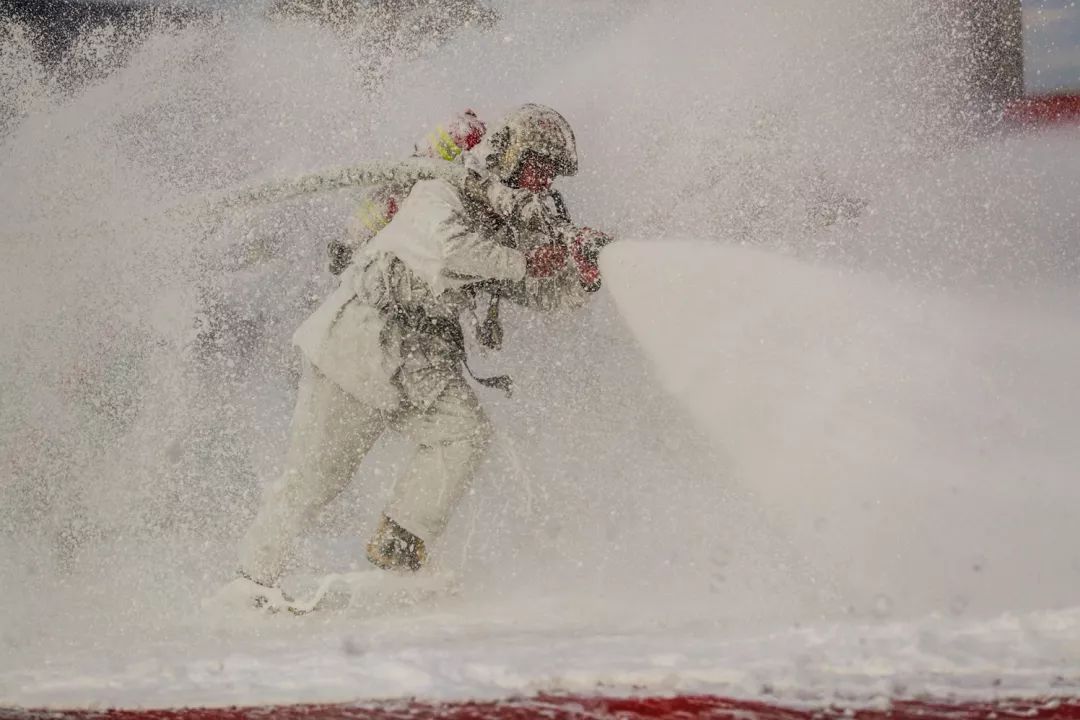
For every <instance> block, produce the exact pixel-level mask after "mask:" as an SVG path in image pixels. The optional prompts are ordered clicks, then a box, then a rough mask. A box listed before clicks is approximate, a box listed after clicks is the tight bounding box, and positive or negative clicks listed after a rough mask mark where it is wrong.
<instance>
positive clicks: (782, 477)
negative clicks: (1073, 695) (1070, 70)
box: [0, 0, 1080, 706]
mask: <svg viewBox="0 0 1080 720" xmlns="http://www.w3.org/2000/svg"><path fill="white" fill-rule="evenodd" d="M935 5H936V4H934V3H923V2H918V1H916V0H904V1H903V2H896V3H892V4H890V7H889V8H888V9H885V10H882V9H881V8H880V7H875V8H872V9H871V8H869V7H865V6H864V5H863V4H860V3H854V2H842V1H841V0H835V1H834V0H828V2H823V3H819V4H817V5H815V9H814V11H813V12H811V11H810V9H809V7H807V8H793V7H792V6H791V4H790V3H787V2H781V1H780V0H766V1H765V2H753V3H751V2H745V3H742V2H735V3H725V4H722V5H720V4H716V3H711V2H688V3H681V4H678V5H677V6H672V5H671V4H668V3H659V2H610V3H609V2H593V3H579V2H569V1H568V2H545V3H544V4H543V5H542V6H539V5H537V6H532V5H529V6H525V5H522V4H511V3H506V4H505V5H504V6H502V7H500V9H501V11H502V16H503V19H502V21H501V22H500V24H499V26H498V27H497V28H496V29H495V30H494V31H489V32H481V31H479V30H469V29H466V30H464V31H462V32H461V33H458V34H456V35H455V36H454V37H453V38H451V39H449V40H448V41H447V42H446V43H445V44H442V45H438V46H432V47H427V48H421V51H417V52H410V53H403V54H402V55H401V56H400V57H398V58H397V59H396V60H395V62H394V63H392V64H391V65H390V66H389V68H388V69H387V68H386V67H384V66H383V65H381V64H380V65H379V71H378V72H379V74H378V76H377V77H375V76H373V75H372V73H373V72H375V71H374V70H373V69H372V68H373V67H374V65H373V63H372V53H375V54H378V53H379V52H380V49H379V48H378V47H377V45H376V44H374V43H373V41H370V39H365V37H364V35H363V32H362V31H361V32H359V34H354V35H351V36H349V38H348V40H347V41H345V40H342V39H341V37H340V36H337V35H334V34H333V33H331V32H329V31H327V30H325V29H322V28H316V27H310V26H306V25H302V24H290V23H288V22H268V21H266V20H263V19H261V17H259V16H257V15H254V14H237V15H230V16H227V17H224V18H218V19H210V20H202V21H195V22H193V23H192V24H190V25H189V26H187V27H185V28H181V29H172V30H168V31H157V32H151V33H150V34H149V36H148V38H147V39H146V40H145V42H143V43H142V44H141V45H139V46H138V48H137V49H135V50H134V51H133V52H132V54H131V55H130V57H129V58H128V59H127V61H126V62H125V64H123V65H122V66H120V67H116V68H112V67H111V66H110V64H109V63H110V57H111V56H110V54H109V49H110V48H111V47H112V45H110V40H109V38H108V37H107V36H95V37H90V38H87V39H86V41H85V43H84V44H83V45H82V46H79V47H77V48H76V57H77V58H79V59H80V62H84V63H85V64H86V65H87V66H88V67H89V68H91V69H92V70H95V72H94V73H91V74H92V75H93V77H94V78H95V79H94V80H93V82H90V83H88V84H85V85H82V86H79V87H77V88H75V89H71V88H69V87H67V86H66V85H64V84H63V83H57V82H53V81H52V80H51V79H50V75H49V72H48V70H47V69H45V68H42V67H41V66H40V65H38V64H37V63H36V62H35V61H34V59H33V57H32V53H31V52H30V51H29V49H28V45H27V43H26V41H25V36H24V35H21V34H20V32H19V31H18V30H17V29H15V30H13V29H12V28H10V27H7V28H5V33H6V35H5V39H6V42H5V43H4V44H3V46H2V47H0V53H3V59H4V67H5V73H4V74H3V75H2V76H0V81H2V82H3V83H5V85H4V88H5V90H9V92H6V93H5V97H7V98H8V99H9V100H8V101H7V104H6V105H5V108H4V112H5V114H4V115H3V117H2V118H0V119H2V120H3V124H2V125H0V129H2V130H3V132H4V135H3V136H2V140H0V142H2V145H0V218H2V219H0V253H2V262H0V279H2V281H0V301H2V303H3V306H4V307H5V312H4V313H3V314H0V334H2V335H0V336H2V338H3V342H2V343H0V393H2V397H3V403H2V405H0V428H2V435H0V458H2V463H0V472H2V473H3V476H2V480H3V482H2V483H0V583H2V585H0V589H2V592H3V597H4V599H5V610H6V611H5V614H4V616H3V617H2V618H0V704H15V705H24V706H42V705H50V706H71V705H85V704H93V703H96V704H120V705H143V706H146V705H155V706H163V705H175V704H201V703H206V704H232V703H256V704H259V703H271V702H294V701H316V700H352V699H356V698H359V697H369V698H371V697H378V698H385V697H404V696H410V695H423V696H426V697H431V698H461V697H500V696H506V695H512V694H516V693H521V692H530V691H535V690H552V689H567V690H585V691H587V690H589V689H591V688H596V687H599V686H601V685H604V686H610V687H612V688H616V689H618V688H630V687H637V688H640V687H649V688H656V689H658V690H669V689H676V690H681V691H709V692H723V693H728V694H735V695H739V696H744V697H753V696H758V695H761V694H763V693H765V694H768V693H773V692H774V691H776V692H778V693H779V695H780V696H781V697H783V698H787V699H789V700H797V699H799V698H804V697H806V696H807V695H808V694H809V695H812V696H815V697H834V696H845V697H851V696H858V697H863V698H866V697H870V696H873V695H875V694H879V693H884V694H892V695H900V696H902V695H905V694H920V693H938V692H942V693H947V692H957V693H960V694H970V695H971V696H976V697H987V696H990V695H994V694H997V693H1006V692H1007V693H1012V694H1019V695H1039V694H1048V693H1050V692H1052V691H1053V692H1057V693H1060V692H1061V688H1066V689H1068V688H1071V687H1072V685H1071V684H1070V683H1074V682H1075V680H1076V678H1077V677H1078V676H1080V672H1078V667H1080V652H1078V651H1077V647H1078V646H1080V637H1078V633H1080V630H1078V627H1080V625H1078V623H1077V621H1076V617H1075V615H1076V611H1075V602H1074V600H1073V598H1075V597H1076V596H1077V590H1078V589H1080V555H1078V553H1080V545H1078V544H1077V542H1076V535H1075V530H1074V529H1073V528H1072V527H1071V525H1070V522H1069V517H1070V515H1069V513H1070V508H1074V507H1075V506H1076V503H1075V500H1076V490H1075V487H1074V483H1073V482H1072V477H1073V475H1075V472H1074V471H1073V468H1074V467H1075V466H1076V460H1077V458H1076V453H1077V451H1076V448H1075V447H1074V443H1073V442H1071V438H1072V437H1073V436H1074V435H1075V429H1076V428H1077V427H1078V422H1077V420H1078V418H1077V412H1078V411H1077V410H1076V408H1077V407H1080V403H1078V402H1077V400H1080V398H1078V397H1077V396H1078V394H1080V393H1078V387H1077V382H1076V380H1075V377H1074V375H1073V373H1072V372H1071V371H1070V369H1071V368H1073V367H1075V360H1076V359H1077V358H1076V355H1077V352H1078V351H1080V333H1078V330H1077V318H1076V312H1075V308H1076V298H1077V286H1076V282H1075V277H1076V270H1077V266H1078V262H1080V242H1078V240H1080V238H1077V235H1076V233H1077V230H1076V228H1077V227H1080V222H1078V219H1080V218H1078V215H1080V202H1078V200H1077V198H1080V187H1078V184H1080V181H1078V178H1080V166H1078V162H1080V161H1077V160H1076V158H1078V157H1080V153H1078V152H1076V149H1077V148H1078V147H1080V136H1078V135H1077V133H1076V131H1075V130H1069V129H1065V130H1060V131H1058V132H1056V133H1054V134H1039V135H1031V136H1022V137H1006V138H992V139H975V138H974V137H972V136H970V135H969V133H968V131H967V129H966V128H967V125H966V122H965V118H964V116H963V113H962V112H958V111H957V108H958V107H961V106H962V102H961V101H960V98H961V97H962V89H961V88H959V87H958V83H954V82H953V81H951V80H950V79H949V77H950V76H949V73H948V72H945V71H943V68H947V67H948V66H949V62H950V61H951V57H952V55H953V49H952V48H951V47H950V46H949V44H948V42H946V40H945V39H944V38H946V37H948V34H949V33H948V31H947V28H945V27H944V26H942V25H941V24H940V23H939V19H938V18H937V17H936V11H935V10H934V8H935ZM541 7H542V9H541ZM379 57H380V58H381V57H382V56H381V55H379ZM95 63H97V64H96V65H95ZM97 70H102V71H101V72H97ZM104 70H108V72H104ZM88 72H89V71H88ZM524 101H538V102H545V103H548V104H551V105H553V106H555V107H557V108H559V109H560V110H561V111H563V112H564V113H565V114H566V115H567V117H568V118H569V119H570V120H571V122H572V123H573V124H574V126H575V128H576V129H577V131H578V136H579V142H580V148H581V155H582V158H581V159H582V173H581V174H580V176H578V177H576V178H572V179H568V180H567V181H566V182H564V183H563V186H564V187H563V189H564V190H565V192H566V194H567V196H568V199H569V201H570V206H571V210H572V211H573V212H574V214H575V216H576V218H577V219H578V221H579V222H582V223H583V224H591V225H594V226H597V227H603V228H605V229H608V230H610V231H612V232H614V233H615V234H616V235H619V236H621V237H623V238H625V239H627V240H628V243H627V244H626V245H625V246H624V247H623V248H620V247H614V248H612V249H611V250H610V251H608V252H607V253H606V254H605V257H604V266H605V272H606V273H607V274H608V275H609V279H608V288H607V289H605V290H604V291H602V292H601V293H600V294H599V296H598V297H597V298H596V300H595V302H594V303H593V304H592V305H591V306H590V307H589V308H587V309H586V310H585V311H584V312H582V313H580V314H579V315H577V316H574V317H570V318H559V317H555V318H540V317H536V316H533V315H530V314H528V313H525V312H519V311H511V312H509V313H508V323H507V345H508V350H507V351H506V352H504V353H502V354H501V355H499V356H478V357H477V358H476V361H475V365H476V369H477V371H478V372H479V371H482V370H487V369H490V370H493V371H494V370H498V371H508V372H510V373H512V374H513V375H514V376H515V379H516V382H517V387H518V392H517V393H516V395H515V398H514V399H513V400H506V399H503V398H501V397H498V396H497V395H490V394H487V395H485V396H484V401H485V404H486V406H487V407H488V409H489V411H490V413H491V415H492V417H493V419H494V420H495V423H496V425H497V427H498V433H499V437H498V440H497V443H496V447H495V448H494V451H493V453H492V455H491V458H490V460H489V462H487V463H486V464H485V466H484V467H483V468H482V470H481V473H480V475H479V477H478V478H477V482H476V484H475V486H474V488H473V491H472V492H471V494H470V495H469V496H468V497H467V498H466V499H465V501H464V503H463V505H462V507H461V509H460V512H459V513H458V516H457V517H456V518H455V520H454V522H453V523H452V524H451V527H450V528H449V530H448V532H447V535H446V537H445V539H444V540H443V541H441V542H440V544H439V546H438V547H437V548H435V549H434V550H435V554H436V556H437V557H438V558H439V562H440V564H441V565H442V566H443V567H444V568H448V569H451V570H454V571H455V572H457V573H458V574H459V575H460V576H461V577H462V579H463V581H464V586H463V590H462V592H461V594H460V595H458V596H455V597H452V598H446V599H443V600H438V601H432V602H428V603H425V604H423V605H422V606H418V607H415V608H407V609H401V610H398V611H394V612H384V613H381V614H379V615H377V616H364V615H363V614H360V615H357V614H355V613H354V614H351V615H350V614H348V613H345V614H337V615H326V616H316V617H311V618H304V619H297V618H271V619H268V620H254V621H238V620H230V619H222V618H220V617H216V616H207V615H206V614H204V613H203V612H202V611H201V610H200V609H199V607H198V599H199V598H201V597H202V596H204V595H206V594H208V593H210V592H212V591H213V590H214V589H215V588H216V587H218V586H219V585H220V584H221V583H222V582H223V581H225V580H226V579H228V578H229V577H230V574H231V572H232V562H233V553H234V547H235V543H236V540H237V538H238V536H239V534H240V533H241V532H242V531H243V528H244V525H245V523H246V521H247V520H248V519H249V518H250V516H251V514H252V513H253V511H254V508H255V507H256V505H257V502H258V494H259V492H260V488H261V486H262V484H263V483H264V482H266V481H267V480H269V479H270V478H272V477H273V476H274V474H275V472H276V468H277V466H278V465H279V463H280V453H281V448H282V445H283V442H284V438H285V432H286V426H287V422H288V417H289V412H290V409H291V408H290V404H291V393H292V392H293V384H294V382H295V375H296V358H295V355H294V354H293V353H292V351H291V349H290V348H289V347H288V336H289V335H290V334H291V332H292V329H293V328H294V327H295V325H296V324H297V323H298V322H299V321H300V320H301V319H302V318H303V317H304V314H305V313H306V312H307V311H308V310H309V309H310V308H311V307H312V305H313V304H314V303H316V302H317V301H318V298H320V297H321V296H322V294H324V293H325V292H326V290H327V288H329V287H330V286H331V285H332V282H333V279H332V278H331V277H330V276H328V275H327V274H326V272H325V268H324V258H323V248H324V247H325V243H326V241H327V240H328V239H329V238H331V237H333V236H334V234H335V233H338V232H340V230H341V227H342V225H343V224H344V221H345V219H346V217H347V215H348V212H349V200H350V198H349V196H348V194H347V193H343V194H340V195H330V196H326V197H318V198H306V199H301V200H296V201H292V202H289V203H286V204H283V205H281V206H278V207H274V208H267V209H261V210H253V211H250V212H245V213H237V214H235V215H232V216H230V217H228V218H227V219H226V220H225V221H224V222H223V223H218V224H213V223H210V222H208V221H206V219H205V218H195V219H193V218H192V217H191V216H190V215H185V214H183V213H176V212H168V213H166V212H164V210H165V209H167V208H175V207H177V206H182V205H184V204H185V203H188V204H190V203H193V202H197V201H198V200H200V199H201V198H204V197H205V196H206V195H207V193H214V192H216V191H219V190H228V189H233V188H240V187H245V186H247V185H251V184H254V183H257V182H260V181H262V180H265V179H268V178H277V177H291V176H293V175H295V174H298V173H301V172H306V171H312V170H317V169H320V168H323V167H327V166H331V165H340V164H347V163H350V162H361V161H364V160H368V159H375V158H384V157H397V156H401V155H404V154H406V153H407V152H408V150H409V148H410V147H411V142H412V140H413V139H414V138H415V137H418V136H420V135H422V134H423V133H424V132H425V131H426V130H427V128H428V127H429V126H430V125H432V124H434V123H436V122H438V121H440V120H441V119H442V118H443V117H444V116H445V115H446V114H447V113H448V112H450V111H453V110H456V109H458V108H460V107H464V106H472V107H475V108H476V109H477V110H478V111H480V112H481V113H482V114H483V115H484V116H486V117H495V116H497V115H498V113H499V112H501V111H503V110H505V109H507V108H509V107H511V106H513V105H514V104H517V103H520V102H524ZM676 238H691V239H692V240H693V243H691V244H686V243H685V242H673V240H674V239H676ZM630 241H632V242H630ZM747 245H748V246H754V248H755V249H752V250H751V249H747V248H745V247H734V246H747ZM405 450H406V448H405V447H404V446H403V445H402V444H401V443H400V442H398V441H395V440H393V439H390V440H389V441H388V442H387V443H386V444H385V446H383V447H380V448H378V449H377V451H376V453H375V454H374V456H373V457H372V458H370V462H369V463H368V465H367V467H366V468H365V469H364V470H363V471H361V473H360V474H359V475H358V478H357V482H356V483H355V485H354V487H353V488H351V489H350V490H349V491H348V492H347V493H345V494H344V495H343V496H342V497H341V498H339V499H338V500H337V501H335V504H334V506H333V507H332V508H331V509H330V510H329V511H328V513H327V514H326V517H325V518H324V519H323V522H322V523H321V524H320V526H319V528H317V529H316V532H314V533H313V534H312V536H311V538H310V539H309V542H307V543H306V544H305V546H304V547H303V548H301V552H300V554H299V557H298V558H297V562H296V570H297V572H320V571H326V570H332V569H341V568H343V567H348V566H350V565H351V564H356V563H359V562H360V557H361V549H362V545H363V540H364V538H365V535H366V533H367V532H368V531H370V529H371V528H372V522H373V520H374V519H375V518H376V517H377V512H378V509H379V507H380V504H381V502H382V501H383V499H384V498H385V497H386V494H387V490H388V486H389V483H390V482H392V478H393V476H394V473H395V472H396V471H397V470H398V469H399V467H400V465H401V464H402V462H403V461H404V458H405V457H406V456H405ZM793 666H794V667H793ZM777 688H779V690H778V691H777ZM1055 688H1056V690H1055Z"/></svg>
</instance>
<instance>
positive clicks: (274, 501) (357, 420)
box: [240, 363, 388, 585]
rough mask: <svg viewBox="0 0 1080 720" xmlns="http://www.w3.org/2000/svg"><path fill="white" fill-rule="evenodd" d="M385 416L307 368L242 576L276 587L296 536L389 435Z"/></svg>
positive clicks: (244, 554)
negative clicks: (281, 461) (278, 469)
mask: <svg viewBox="0 0 1080 720" xmlns="http://www.w3.org/2000/svg"><path fill="white" fill-rule="evenodd" d="M387 423H388V420H387V416H386V414H385V413H384V412H382V411H380V410H377V409H375V408H372V407H368V406H367V405H364V404H363V403H361V402H359V401H357V400H356V399H355V398H354V397H352V396H351V395H349V394H348V393H346V392H345V391H344V390H342V389H341V388H340V387H338V386H337V385H336V384H334V383H333V382H331V381H330V380H328V379H327V378H326V377H325V376H323V375H322V373H320V372H319V371H318V370H317V369H315V368H314V367H312V366H311V365H310V364H307V363H305V365H304V371H303V375H302V377H301V379H300V387H299V392H298V395H297V399H296V410H295V411H294V413H293V418H292V425H291V428H290V443H289V451H288V456H287V458H286V461H285V469H284V472H283V473H282V476H281V478H279V479H278V480H277V481H276V482H275V483H274V484H273V485H271V486H270V487H269V488H268V489H267V492H266V494H265V496H264V498H263V504H262V507H261V508H260V510H259V513H258V515H257V516H256V518H255V520H254V522H253V523H252V525H251V527H250V529H249V530H248V532H247V535H246V537H245V538H244V540H243V542H242V543H241V547H240V572H241V573H242V574H244V575H246V576H248V577H250V578H251V579H253V580H255V581H256V582H259V583H263V584H266V585H273V584H274V583H276V581H277V579H278V576H279V575H280V574H281V571H282V569H283V567H284V565H285V562H286V560H287V559H288V554H289V551H290V549H291V548H292V545H293V542H294V540H295V539H296V537H297V536H298V535H299V534H300V533H301V532H303V531H304V530H305V529H306V528H307V527H309V526H310V525H311V523H312V521H313V520H314V519H315V517H316V516H317V515H318V514H319V511H320V510H322V509H323V507H325V506H326V504H327V503H329V502H330V501H331V500H333V499H334V497H335V496H337V494H338V493H340V492H341V491H342V490H343V489H344V488H345V486H346V485H348V484H349V481H350V480H351V479H352V476H353V474H354V473H355V472H356V469H357V467H358V466H359V464H360V461H361V460H363V458H364V455H366V454H367V452H368V450H370V449H371V446H372V445H373V444H374V443H375V441H376V440H377V439H378V437H379V435H381V434H382V432H383V431H384V430H385V428H386V426H387Z"/></svg>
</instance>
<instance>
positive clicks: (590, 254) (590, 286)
mask: <svg viewBox="0 0 1080 720" xmlns="http://www.w3.org/2000/svg"><path fill="white" fill-rule="evenodd" d="M611 241H612V237H611V236H610V235H607V234H606V233H602V232H600V231H599V230H593V229H592V228H582V229H581V230H579V231H578V233H577V235H575V236H574V239H573V240H571V241H570V257H571V258H573V260H574V265H575V266H577V271H578V278H579V279H580V280H581V287H583V288H585V291H586V292H591V293H593V292H596V291H597V290H599V289H600V280H601V278H600V266H599V265H597V262H596V261H597V258H599V257H600V249H601V248H602V247H604V246H605V245H607V244H608V243H610V242H611Z"/></svg>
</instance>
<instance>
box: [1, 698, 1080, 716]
mask: <svg viewBox="0 0 1080 720" xmlns="http://www.w3.org/2000/svg"><path fill="white" fill-rule="evenodd" d="M0 718H2V719H3V720H435V719H436V718H447V719H449V720H525V719H526V718H529V719H531V718H544V719H545V720H564V719H565V720H604V719H607V718H612V719H617V720H638V719H639V718H642V719H646V718H647V719H650V720H651V719H655V718H669V719H672V720H674V719H675V718H678V719H680V720H688V719H690V718H709V719H710V720H736V719H737V720H831V719H833V718H837V719H839V718H845V719H847V718H850V719H852V720H928V719H930V718H946V719H948V720H967V719H969V718H983V719H987V720H988V719H990V718H994V719H995V720H1009V719H1010V718H1017V719H1018V718H1027V719H1031V718H1038V719H1040V720H1080V697H1072V698H1045V699H1042V700H997V701H994V702H982V703H972V702H951V701H948V700H896V701H888V702H885V703H882V704H881V705H875V707H873V708H867V709H859V710H852V709H846V708H843V707H838V706H825V707H816V708H814V707H805V706H804V707H800V708H798V709H796V708H791V707H785V706H783V705H779V704H772V703H769V702H764V701H747V700H733V699H729V698H722V697H715V696H711V695H677V696H673V697H628V698H613V697H597V696H579V695H539V696H536V697H531V698H514V699H508V700H503V701H496V702H452V703H432V702H426V701H422V700H411V701H395V702H384V703H377V704H333V705H310V704H309V705H279V706H253V707H226V708H171V709H134V708H114V709H68V710H40V709H18V708H7V709H5V708H0Z"/></svg>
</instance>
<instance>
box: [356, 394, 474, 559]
mask: <svg viewBox="0 0 1080 720" xmlns="http://www.w3.org/2000/svg"><path fill="white" fill-rule="evenodd" d="M397 426H398V427H399V429H400V430H401V431H402V432H403V433H405V434H406V435H407V436H408V437H409V438H410V439H411V440H413V441H415V442H416V443H417V444H418V446H419V447H418V448H417V451H416V455H415V456H414V457H413V460H412V463H411V464H410V466H409V468H408V470H407V471H406V473H405V475H404V477H402V478H401V479H400V480H399V481H398V483H397V485H396V486H395V487H394V494H393V497H392V499H391V501H390V504H389V505H388V506H387V508H386V510H385V512H384V522H383V525H382V526H381V527H380V529H379V531H378V532H377V533H376V538H375V541H373V543H372V547H370V548H369V551H370V552H369V558H371V560H372V562H374V563H375V564H376V565H380V566H382V567H386V566H401V567H407V568H408V569H416V567H418V566H419V565H420V564H422V563H423V554H424V552H425V549H424V543H428V542H430V541H431V540H432V539H433V538H435V537H436V536H438V535H439V533H441V532H442V530H443V528H444V527H445V526H446V522H447V520H448V519H449V516H450V513H451V512H452V511H453V509H454V506H455V505H456V504H457V501H458V499H459V498H460V497H461V494H462V492H463V491H464V490H465V488H466V487H468V484H469V481H470V480H472V476H473V473H474V472H475V471H476V468H477V465H479V463H480V460H481V458H482V457H483V455H484V452H485V451H486V450H487V447H488V445H489V444H490V443H491V437H492V428H491V421H490V420H488V418H487V416H486V415H485V414H484V411H483V410H482V409H481V407H480V402H479V400H478V399H477V397H476V395H475V393H474V392H473V390H472V388H470V387H469V385H468V384H467V383H466V382H465V379H464V378H462V377H461V376H460V375H458V376H457V377H455V378H454V379H453V380H452V381H450V382H449V383H448V384H447V385H446V388H445V390H444V391H443V392H442V394H441V395H439V397H438V398H437V399H436V400H435V402H434V403H433V404H432V405H431V407H429V408H428V409H427V410H426V411H423V412H421V411H415V412H411V413H407V414H405V415H403V416H402V417H401V418H400V419H399V421H398V423H397ZM395 526H396V527H395ZM400 530H404V531H406V532H405V534H404V535H402V533H401V532H400ZM380 535H382V536H383V537H386V536H387V535H389V536H390V538H391V543H390V550H391V551H392V550H393V548H394V547H398V548H400V547H401V546H403V545H404V546H406V552H404V553H403V554H402V557H401V559H400V561H396V560H394V559H393V558H390V559H389V560H387V559H384V561H383V562H380V561H379V560H378V559H377V558H378V554H379V550H378V547H377V544H378V543H377V541H378V540H379V537H380ZM395 537H396V538H397V539H396V541H394V538H395ZM416 541H419V542H416ZM409 545H413V546H416V548H417V550H414V551H409V550H408V547H407V546H409ZM373 553H374V554H375V555H376V557H372V554H373ZM391 554H393V553H391Z"/></svg>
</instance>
